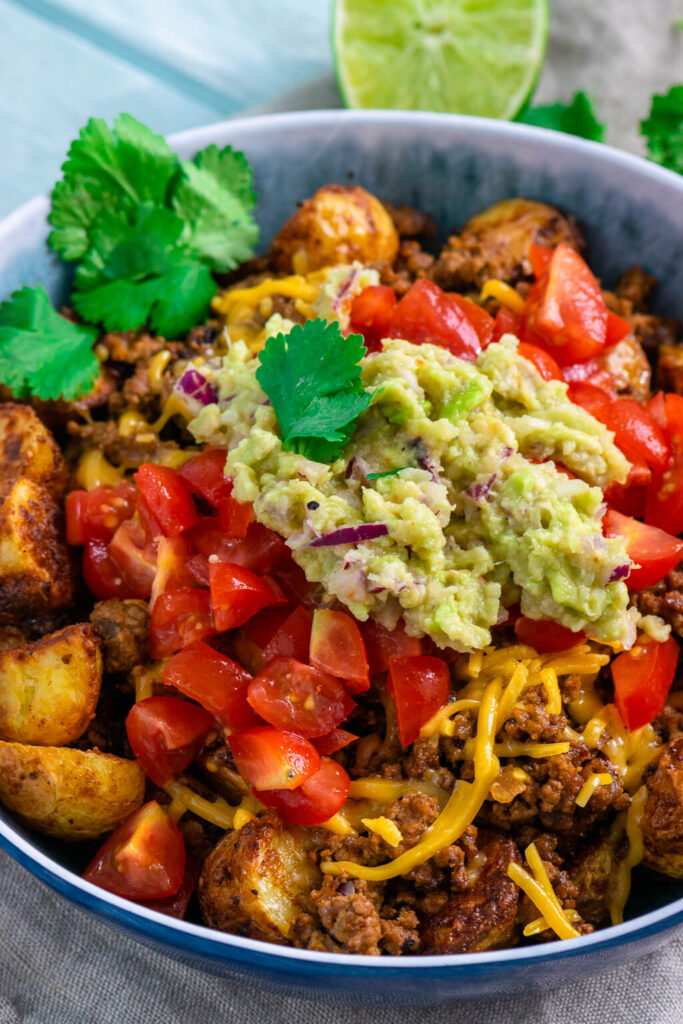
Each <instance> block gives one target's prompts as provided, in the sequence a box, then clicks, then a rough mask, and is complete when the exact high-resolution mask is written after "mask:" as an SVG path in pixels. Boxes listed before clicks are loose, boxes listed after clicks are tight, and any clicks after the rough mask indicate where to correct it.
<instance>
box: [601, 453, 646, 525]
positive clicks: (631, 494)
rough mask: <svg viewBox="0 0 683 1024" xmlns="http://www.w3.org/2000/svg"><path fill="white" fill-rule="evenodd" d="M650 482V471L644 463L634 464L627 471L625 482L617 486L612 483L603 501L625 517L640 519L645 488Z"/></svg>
mask: <svg viewBox="0 0 683 1024" xmlns="http://www.w3.org/2000/svg"><path fill="white" fill-rule="evenodd" d="M651 480H652V470H651V469H650V468H649V467H648V466H646V465H645V463H644V462H641V463H634V464H633V465H632V466H631V469H630V470H629V474H628V477H627V478H626V482H625V483H623V484H618V483H615V482H614V481H612V483H611V484H608V486H607V488H606V490H605V501H606V502H607V504H608V506H609V507H610V508H614V509H616V510H617V512H621V513H622V514H623V515H625V516H634V517H635V518H636V519H642V518H643V516H644V515H645V497H646V493H647V486H648V484H649V483H650V481H651Z"/></svg>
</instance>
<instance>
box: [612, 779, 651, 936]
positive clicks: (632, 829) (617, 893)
mask: <svg viewBox="0 0 683 1024" xmlns="http://www.w3.org/2000/svg"><path fill="white" fill-rule="evenodd" d="M646 800H647V788H646V787H645V786H641V787H640V789H639V790H638V792H637V793H636V795H635V796H634V797H633V799H632V800H631V806H630V807H629V809H628V811H626V813H625V814H622V816H620V817H621V820H620V821H619V822H618V825H617V830H615V832H616V834H617V835H618V830H620V829H625V831H626V835H627V837H628V853H627V854H626V856H625V857H624V859H623V860H622V861H620V863H619V866H618V868H617V877H616V882H615V884H614V885H613V887H612V889H611V899H610V904H609V913H610V918H611V921H612V924H621V922H622V921H623V920H624V907H625V906H626V901H627V899H628V897H629V893H630V891H631V871H632V870H633V868H635V867H637V865H638V864H640V862H641V860H642V859H643V833H642V830H641V827H640V824H641V821H642V818H643V811H644V810H645V801H646ZM615 838H616V836H615Z"/></svg>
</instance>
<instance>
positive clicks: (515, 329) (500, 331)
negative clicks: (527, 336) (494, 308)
mask: <svg viewBox="0 0 683 1024" xmlns="http://www.w3.org/2000/svg"><path fill="white" fill-rule="evenodd" d="M521 323H522V321H521V319H520V317H519V316H518V314H517V313H513V312H512V310H511V309H506V308H505V306H501V307H500V309H499V310H498V312H497V313H496V319H495V321H494V325H493V335H492V337H491V341H500V339H501V338H502V337H503V335H504V334H514V336H515V337H516V338H518V337H519V335H520V328H521Z"/></svg>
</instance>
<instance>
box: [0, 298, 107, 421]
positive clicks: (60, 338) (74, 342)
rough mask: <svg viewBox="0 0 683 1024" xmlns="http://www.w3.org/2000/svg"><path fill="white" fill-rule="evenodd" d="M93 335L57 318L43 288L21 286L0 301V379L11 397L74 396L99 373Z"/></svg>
mask: <svg viewBox="0 0 683 1024" xmlns="http://www.w3.org/2000/svg"><path fill="white" fill-rule="evenodd" d="M97 333H98V332H97V331H96V330H95V329H94V328H93V327H81V326H80V325H78V324H72V323H70V321H68V320H65V319H64V317H62V316H60V315H59V313H57V311H56V310H54V309H53V308H52V306H51V305H50V300H49V299H48V297H47V294H46V292H45V289H44V288H42V287H40V286H38V287H37V288H21V289H20V290H19V291H16V292H14V294H13V295H12V298H11V299H10V300H9V301H8V302H3V303H2V304H1V305H0V380H2V382H3V384H6V385H7V386H8V387H10V388H11V389H12V391H13V392H14V394H15V395H17V397H24V396H26V395H37V396H38V397H39V398H42V399H57V398H64V399H66V400H67V401H70V400H71V399H74V398H78V396H79V395H82V394H86V393H87V392H89V391H92V388H93V385H94V383H95V379H96V378H97V375H98V373H99V368H100V364H99V362H98V360H97V357H96V355H95V353H94V352H93V348H92V347H93V343H94V342H95V339H96V338H97Z"/></svg>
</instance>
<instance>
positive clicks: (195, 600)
mask: <svg viewBox="0 0 683 1024" xmlns="http://www.w3.org/2000/svg"><path fill="white" fill-rule="evenodd" d="M214 633H216V627H215V625H214V622H213V619H212V617H211V600H210V597H209V592H208V591H207V590H196V589H194V588H193V587H180V588H179V589H178V590H169V591H168V592H167V593H165V594H160V595H159V597H158V598H157V600H156V601H155V602H154V607H153V608H152V614H151V616H150V620H149V653H150V654H151V655H152V657H153V658H168V657H169V656H170V655H171V654H175V652H176V651H180V650H182V648H183V647H187V645H188V644H191V643H193V641H195V640H201V639H202V638H203V637H206V636H212V635H213V634H214Z"/></svg>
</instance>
